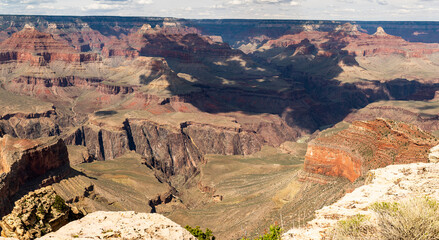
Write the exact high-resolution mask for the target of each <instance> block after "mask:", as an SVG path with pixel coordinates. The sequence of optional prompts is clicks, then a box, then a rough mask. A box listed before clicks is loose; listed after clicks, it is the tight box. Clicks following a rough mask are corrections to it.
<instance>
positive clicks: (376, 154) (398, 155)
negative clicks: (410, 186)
mask: <svg viewBox="0 0 439 240" xmlns="http://www.w3.org/2000/svg"><path fill="white" fill-rule="evenodd" d="M331 131H333V132H331ZM437 143H438V140H437V139H436V138H435V137H434V136H432V135H431V134H429V133H427V132H424V131H422V130H421V129H419V128H417V127H415V126H412V125H408V124H405V123H402V122H394V121H390V120H384V119H377V120H373V121H368V122H360V121H359V122H353V123H352V125H350V126H349V127H348V128H347V129H344V130H342V129H337V128H335V129H329V130H327V131H326V132H322V133H321V134H320V135H319V136H318V137H317V138H316V139H314V140H312V141H311V142H310V143H309V144H308V149H307V153H306V156H305V170H306V171H309V172H312V173H319V174H323V175H329V176H340V177H345V178H347V179H349V180H350V181H355V180H356V179H357V178H359V177H360V176H363V175H364V174H365V173H366V172H367V171H369V170H370V169H376V168H380V167H385V166H387V165H391V164H404V163H414V162H428V152H429V150H430V148H432V147H433V146H435V145H437Z"/></svg>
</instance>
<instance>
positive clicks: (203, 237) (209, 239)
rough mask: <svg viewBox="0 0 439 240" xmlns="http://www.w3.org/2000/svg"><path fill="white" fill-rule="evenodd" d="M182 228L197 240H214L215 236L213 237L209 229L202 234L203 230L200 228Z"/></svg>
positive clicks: (187, 226)
mask: <svg viewBox="0 0 439 240" xmlns="http://www.w3.org/2000/svg"><path fill="white" fill-rule="evenodd" d="M184 228H185V229H186V230H188V231H189V232H190V233H191V234H192V235H193V236H194V237H196V238H197V239H199V240H215V236H213V232H212V230H210V229H209V228H206V232H203V230H201V229H200V226H196V227H195V228H192V227H190V226H189V225H186V227H184Z"/></svg>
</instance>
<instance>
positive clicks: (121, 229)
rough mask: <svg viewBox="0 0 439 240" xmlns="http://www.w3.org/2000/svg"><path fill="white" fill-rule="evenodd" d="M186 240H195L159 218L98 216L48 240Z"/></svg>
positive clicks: (90, 216)
mask: <svg viewBox="0 0 439 240" xmlns="http://www.w3.org/2000/svg"><path fill="white" fill-rule="evenodd" d="M71 238H72V239H74V238H80V239H130V240H134V239H182V240H195V239H196V238H195V237H194V236H192V235H191V234H190V233H189V232H188V231H187V230H186V229H184V228H182V227H181V226H179V225H178V224H176V223H174V222H173V221H171V220H169V219H167V218H166V217H164V216H162V215H159V214H151V213H149V214H148V213H136V212H94V213H91V214H88V215H87V216H85V217H83V218H82V219H80V220H77V221H74V222H71V223H69V224H67V225H66V226H64V227H62V228H61V229H60V230H58V231H57V232H54V233H50V234H48V235H46V236H44V237H42V238H41V239H42V240H45V239H71Z"/></svg>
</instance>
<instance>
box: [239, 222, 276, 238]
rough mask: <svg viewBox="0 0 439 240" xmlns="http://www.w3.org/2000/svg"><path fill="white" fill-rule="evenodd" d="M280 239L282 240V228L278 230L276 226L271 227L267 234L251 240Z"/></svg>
mask: <svg viewBox="0 0 439 240" xmlns="http://www.w3.org/2000/svg"><path fill="white" fill-rule="evenodd" d="M281 239H282V228H280V227H279V226H278V225H271V226H270V230H269V231H268V232H266V233H265V234H264V235H262V236H259V237H257V238H255V239H253V240H281ZM241 240H250V239H248V238H243V239H241Z"/></svg>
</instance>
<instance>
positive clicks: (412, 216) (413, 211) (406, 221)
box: [373, 198, 439, 240]
mask: <svg viewBox="0 0 439 240" xmlns="http://www.w3.org/2000/svg"><path fill="white" fill-rule="evenodd" d="M390 205H391V207H389V208H385V207H378V208H377V207H376V206H375V207H374V208H373V210H374V211H375V212H376V213H377V215H378V220H379V232H380V235H381V236H382V237H383V238H384V239H418V240H423V239H425V240H427V239H439V211H438V208H439V204H438V203H437V202H436V201H435V200H432V199H430V198H413V199H408V200H405V201H402V202H401V203H398V204H397V205H395V204H393V206H392V204H390Z"/></svg>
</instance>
